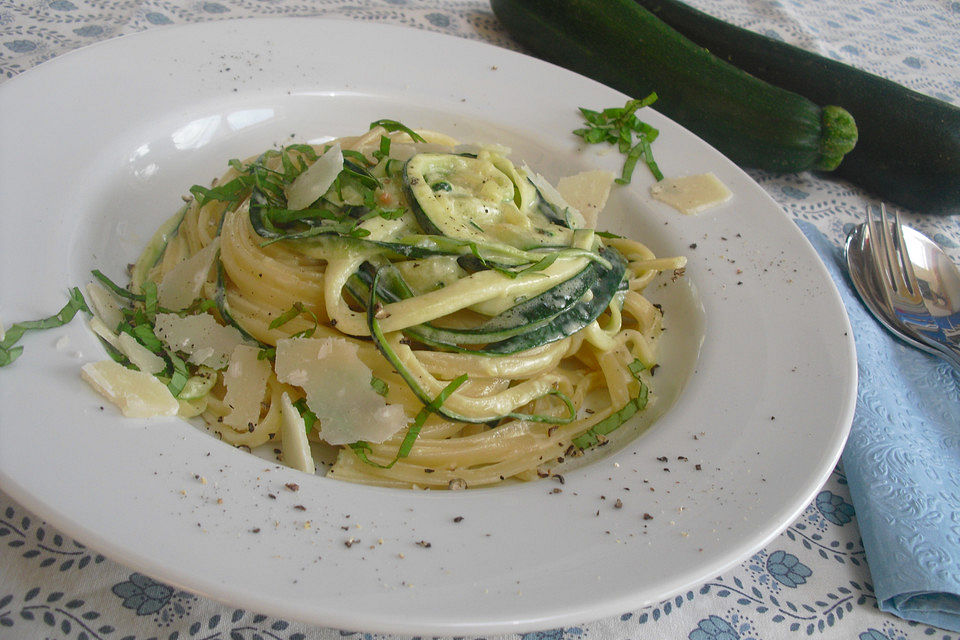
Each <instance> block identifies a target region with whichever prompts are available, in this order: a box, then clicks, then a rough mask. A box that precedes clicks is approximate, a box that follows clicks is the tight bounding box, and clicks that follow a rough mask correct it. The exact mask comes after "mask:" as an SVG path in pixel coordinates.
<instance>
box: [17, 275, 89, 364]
mask: <svg viewBox="0 0 960 640" xmlns="http://www.w3.org/2000/svg"><path fill="white" fill-rule="evenodd" d="M69 295H70V299H69V301H68V302H67V304H65V305H64V306H63V308H62V309H60V311H58V312H57V313H55V314H54V315H52V316H49V317H47V318H42V319H40V320H27V321H24V322H18V323H16V324H14V325H13V326H11V327H10V328H9V329H7V330H6V333H5V334H4V336H3V340H0V367H5V366H7V365H8V364H10V363H12V362H13V361H14V360H16V359H17V358H19V357H20V355H21V354H22V353H23V347H22V346H16V345H17V343H18V342H19V341H20V339H21V338H22V337H23V334H25V333H26V332H27V331H43V330H44V329H54V328H56V327H62V326H63V325H65V324H67V323H68V322H70V321H71V320H73V317H74V316H75V315H77V312H79V311H86V312H87V313H90V309H89V308H88V307H87V303H86V301H85V300H84V299H83V294H82V293H80V289H78V288H77V287H73V288H72V289H70V294H69Z"/></svg>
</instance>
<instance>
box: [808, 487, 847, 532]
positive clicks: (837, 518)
mask: <svg viewBox="0 0 960 640" xmlns="http://www.w3.org/2000/svg"><path fill="white" fill-rule="evenodd" d="M815 504H816V505H817V509H818V510H819V511H820V513H821V515H823V517H824V518H826V519H827V520H829V521H830V522H832V523H833V524H836V525H844V524H847V523H848V522H850V520H851V519H852V518H853V505H852V504H850V503H849V502H847V501H846V500H844V499H843V496H838V495H837V494H835V493H830V492H829V491H821V492H820V493H818V494H817V499H816V502H815Z"/></svg>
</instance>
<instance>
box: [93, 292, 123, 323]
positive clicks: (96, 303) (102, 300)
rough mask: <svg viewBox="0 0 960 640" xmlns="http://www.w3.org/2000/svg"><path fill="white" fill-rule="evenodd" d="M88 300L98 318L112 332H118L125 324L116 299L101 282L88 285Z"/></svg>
mask: <svg viewBox="0 0 960 640" xmlns="http://www.w3.org/2000/svg"><path fill="white" fill-rule="evenodd" d="M87 300H88V301H89V302H90V306H91V307H92V311H93V313H94V315H95V316H96V317H97V318H100V320H102V321H103V324H105V325H106V326H107V327H108V328H109V329H110V331H111V332H113V331H116V329H117V327H119V326H120V323H121V322H123V312H122V311H121V307H120V303H119V302H117V299H116V297H115V296H114V295H113V294H112V293H110V292H109V291H107V288H106V287H104V286H103V285H102V284H100V283H99V282H95V281H94V282H91V283H90V284H88V285H87Z"/></svg>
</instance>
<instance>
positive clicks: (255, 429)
mask: <svg viewBox="0 0 960 640" xmlns="http://www.w3.org/2000/svg"><path fill="white" fill-rule="evenodd" d="M581 178H583V179H579V178H578V179H574V180H572V181H571V184H574V185H575V186H573V187H568V188H567V189H566V190H563V189H561V190H560V191H558V190H557V189H555V188H554V187H553V186H551V185H550V184H549V183H548V182H547V181H546V180H545V179H543V178H542V177H541V176H539V175H537V174H536V173H534V172H533V171H532V170H530V169H529V168H527V167H524V166H517V165H515V164H514V163H513V162H512V161H511V160H510V159H509V158H508V157H507V151H506V150H505V149H503V148H500V147H475V148H465V147H461V146H457V144H456V142H455V141H453V140H451V139H450V138H448V137H446V136H443V135H441V134H436V133H431V132H424V131H419V132H415V131H412V130H410V129H408V128H407V127H405V126H403V125H401V124H400V123H397V122H394V121H388V120H386V121H378V122H377V123H373V125H371V129H370V131H369V132H367V133H366V134H364V135H361V136H357V137H349V138H341V139H338V140H334V141H331V142H330V143H327V144H323V145H292V146H289V147H286V148H284V149H274V150H270V151H267V152H265V153H263V154H260V155H259V156H256V157H253V158H250V159H247V160H246V161H242V162H241V161H231V162H230V168H229V170H228V171H227V172H226V173H225V174H224V175H223V176H221V177H220V178H219V179H218V180H216V181H215V182H214V183H213V184H212V185H211V186H210V187H199V186H197V187H194V188H193V189H191V191H192V195H193V197H192V198H191V199H190V201H189V202H188V203H187V204H186V205H185V206H184V207H183V209H182V210H181V211H180V212H179V213H178V214H177V216H175V217H174V218H173V219H171V221H169V222H168V223H167V224H166V225H165V226H164V227H163V228H161V229H160V230H159V231H158V233H157V235H156V236H155V237H154V240H153V241H152V242H151V244H150V246H149V247H148V248H147V250H146V251H145V252H144V254H143V256H142V257H141V258H140V260H139V261H138V263H137V264H136V265H135V267H134V269H133V274H132V282H131V286H130V287H129V289H128V290H121V289H120V288H119V287H116V285H112V283H110V282H109V281H108V280H107V279H106V278H105V277H101V278H100V281H101V283H102V284H103V285H105V286H104V287H101V288H100V289H102V290H99V289H98V290H97V292H96V295H95V296H94V307H95V308H96V310H97V314H96V320H95V322H97V323H98V324H97V327H95V328H97V329H98V333H99V334H100V335H101V337H103V338H104V340H105V341H106V342H107V343H108V349H109V350H110V351H111V354H112V355H114V359H115V360H117V361H119V362H120V363H122V365H123V366H125V367H126V369H127V370H138V371H137V373H149V374H150V375H151V376H152V377H153V378H154V379H156V380H159V381H160V382H161V383H162V384H163V385H165V386H166V387H167V390H168V391H169V393H170V395H171V396H172V398H173V399H174V400H175V404H174V405H173V406H174V407H175V409H169V410H166V411H165V412H166V413H171V412H173V411H174V410H175V412H176V413H178V414H179V415H183V416H188V417H192V416H197V415H199V416H202V417H203V419H204V420H205V422H206V423H207V425H208V426H209V428H210V429H211V430H212V431H213V432H214V433H216V434H217V435H218V436H219V437H220V438H222V439H223V440H224V441H226V442H229V443H231V444H233V445H236V446H242V447H245V448H251V449H253V448H256V447H259V446H261V445H265V444H269V445H270V446H274V447H279V450H280V451H281V452H282V455H281V461H282V462H285V463H286V464H289V465H290V466H294V467H296V468H300V469H302V470H304V471H307V472H312V471H313V469H314V458H315V457H317V456H318V455H322V454H323V452H324V450H326V451H327V453H330V451H331V450H332V451H333V454H334V462H333V463H332V465H331V466H330V468H329V471H328V472H327V473H328V476H330V477H333V478H339V479H341V480H347V481H351V482H360V483H369V484H377V485H385V486H396V487H418V488H453V489H457V488H464V487H479V486H486V485H492V484H496V483H499V482H501V481H503V480H506V479H520V480H531V479H535V478H537V477H538V476H540V477H542V476H543V475H546V474H548V473H549V469H550V467H551V466H552V465H555V464H556V463H557V461H558V459H560V460H562V459H563V458H564V457H565V456H569V455H577V454H578V453H580V452H581V451H582V450H583V449H585V448H589V447H591V446H595V445H597V444H600V443H603V442H604V441H605V440H606V439H607V436H608V434H610V433H611V432H612V431H613V430H614V429H616V428H617V427H619V426H620V425H621V424H622V423H623V422H624V421H626V420H628V419H629V418H630V417H631V416H632V415H634V414H635V413H636V412H638V411H641V410H643V409H644V407H645V406H646V404H647V402H648V401H649V399H650V397H652V396H650V394H649V392H648V387H647V385H648V382H649V371H650V369H651V368H652V367H653V366H654V365H655V364H656V362H657V355H656V352H657V348H656V347H657V337H658V335H659V333H660V331H661V312H660V310H659V308H658V307H657V306H655V305H653V304H652V303H651V302H650V301H649V300H648V299H647V298H646V297H644V295H643V291H644V289H645V288H646V287H647V286H648V285H649V284H650V282H651V281H652V280H653V279H654V278H655V277H656V276H657V274H658V273H660V272H662V271H675V270H678V269H682V267H683V266H684V264H685V260H684V259H683V258H682V257H678V258H658V257H656V256H654V254H653V253H652V252H651V251H650V250H649V249H648V248H647V247H646V246H645V245H643V244H642V243H640V242H638V241H635V240H630V239H627V238H622V237H616V236H612V235H610V234H601V233H598V232H596V231H594V229H593V228H592V227H593V224H594V223H593V221H591V220H589V219H588V218H590V217H592V215H591V213H590V212H591V211H593V210H596V209H599V208H600V207H602V206H603V203H604V202H605V200H606V191H607V190H608V188H609V184H610V181H611V179H612V176H609V175H606V174H601V173H600V172H594V173H593V174H589V175H587V174H585V176H582V177H581ZM598 180H599V181H600V182H599V183H598V182H597V181H598ZM561 186H563V184H562V183H561ZM598 186H599V188H598ZM561 191H562V192H563V193H562V194H561ZM585 194H589V195H585ZM597 194H599V195H597ZM571 203H575V204H571ZM105 293H106V294H107V295H105ZM114 303H116V304H114ZM124 335H126V336H130V337H132V338H133V341H135V342H136V343H137V345H139V347H142V350H140V349H138V347H137V346H133V345H131V339H130V337H127V338H122V336H124ZM144 351H145V352H147V353H149V354H150V355H151V356H153V358H150V357H147V356H146V355H145V354H144V353H143V352H144ZM138 365H139V366H138ZM102 373H103V372H101V374H102ZM85 377H87V378H88V380H90V381H91V383H94V386H96V387H97V388H98V389H99V390H101V391H102V392H108V391H109V389H108V390H106V391H105V387H108V386H110V384H108V382H110V381H104V379H103V375H101V376H100V378H99V383H98V382H97V381H96V380H95V378H96V376H94V375H93V373H92V372H87V375H86V376H85ZM114 382H116V381H114ZM117 384H118V383H117ZM117 384H114V385H113V386H114V387H115V386H117ZM128 396H129V394H128ZM165 406H166V405H165Z"/></svg>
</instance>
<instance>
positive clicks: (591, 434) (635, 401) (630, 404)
mask: <svg viewBox="0 0 960 640" xmlns="http://www.w3.org/2000/svg"><path fill="white" fill-rule="evenodd" d="M627 368H628V369H629V370H630V373H631V375H633V377H634V379H635V380H636V381H637V382H638V383H639V384H640V388H639V390H638V391H637V395H636V396H635V397H633V398H630V400H629V401H627V404H626V405H624V406H623V408H621V409H620V410H619V411H617V412H616V413H613V414H611V415H609V416H607V417H606V418H604V419H603V420H601V421H600V422H598V423H597V424H595V425H593V426H592V427H591V428H590V429H588V430H587V431H584V432H583V433H581V434H580V435H579V436H577V437H576V438H574V439H573V444H574V446H576V447H578V448H580V449H586V448H588V447H592V446H593V445H595V444H597V443H598V442H600V437H601V436H606V435H607V434H608V433H611V432H613V431H615V430H616V429H618V428H619V427H620V425H622V424H623V423H624V422H626V421H627V420H629V419H630V418H632V417H633V416H634V415H635V414H636V413H637V412H638V411H643V409H644V408H645V407H646V406H647V400H648V398H649V395H650V391H649V389H648V388H647V385H646V384H645V383H644V382H643V380H641V379H640V372H641V371H643V370H644V369H645V368H646V367H644V366H643V363H641V362H640V361H639V360H634V361H633V362H631V363H630V364H628V365H627Z"/></svg>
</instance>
